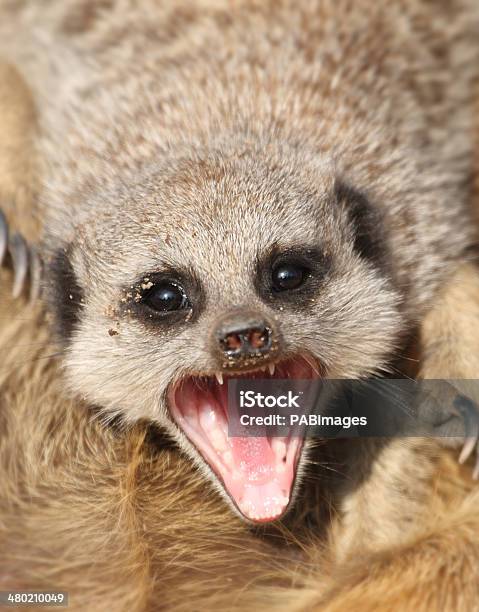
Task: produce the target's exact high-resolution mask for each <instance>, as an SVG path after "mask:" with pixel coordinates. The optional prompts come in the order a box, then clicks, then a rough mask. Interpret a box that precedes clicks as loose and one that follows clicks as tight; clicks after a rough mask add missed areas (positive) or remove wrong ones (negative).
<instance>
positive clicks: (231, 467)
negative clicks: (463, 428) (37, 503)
mask: <svg viewBox="0 0 479 612" xmlns="http://www.w3.org/2000/svg"><path fill="white" fill-rule="evenodd" d="M0 15H1V20H0V22H1V26H0V40H1V41H2V42H1V43H0V45H1V52H2V55H3V56H4V57H6V58H7V60H8V61H11V62H12V63H13V64H14V65H15V66H17V68H18V69H19V70H20V71H21V73H22V74H23V76H24V77H25V79H26V81H27V82H28V83H29V85H30V86H31V87H32V89H33V92H34V96H35V99H36V104H37V108H38V113H39V118H40V131H41V134H40V137H39V140H38V151H39V153H40V158H41V159H42V160H44V168H43V169H42V178H43V185H42V189H41V191H40V195H39V214H40V216H41V218H42V219H44V239H43V242H42V246H41V251H42V253H43V262H44V278H45V296H46V300H47V303H48V305H49V308H50V310H51V312H52V313H53V315H54V319H55V329H56V332H57V335H58V338H59V340H60V342H61V343H62V346H63V351H64V360H63V361H64V368H65V376H66V380H67V381H68V386H69V389H70V391H71V392H73V393H74V394H77V395H79V396H81V397H83V398H84V399H85V400H86V401H87V402H88V403H89V404H93V405H95V406H97V407H98V410H99V412H100V413H101V414H102V415H103V418H104V419H105V420H110V419H116V418H118V419H120V420H121V421H122V422H123V423H125V424H127V425H128V424H134V423H135V422H137V421H138V420H142V419H146V420H149V421H152V422H155V423H157V424H159V425H160V426H161V427H162V428H164V430H165V431H167V432H168V434H169V435H170V436H171V438H172V439H173V440H175V441H176V442H177V443H178V445H179V446H180V448H181V449H182V450H183V452H184V453H186V454H187V456H188V457H189V458H190V459H191V461H192V462H193V463H194V464H195V465H196V466H197V467H198V468H199V469H200V470H202V471H203V473H204V474H205V475H206V477H207V478H209V479H210V480H211V481H212V482H213V483H214V484H215V486H217V488H218V490H220V491H221V492H222V494H223V495H224V497H225V499H226V500H227V501H228V502H229V503H230V504H231V506H232V507H233V508H234V509H235V510H236V511H237V512H239V513H240V514H241V515H242V516H243V517H244V518H246V519H248V520H251V521H257V522H267V521H272V520H275V519H277V518H279V517H281V516H282V515H283V514H284V513H285V512H286V511H287V510H288V509H289V508H290V507H291V506H292V502H293V499H294V497H295V492H296V491H297V489H298V486H299V483H300V480H301V474H302V471H303V466H304V465H305V462H306V461H307V456H308V452H309V451H308V448H309V444H308V443H304V444H303V443H302V441H301V440H300V439H299V438H297V437H293V436H292V437H290V438H288V439H287V440H286V443H279V444H278V443H277V442H276V441H271V440H269V439H268V438H266V437H263V438H244V439H243V438H238V439H229V438H228V437H227V435H226V431H227V422H226V420H225V402H226V399H225V398H226V383H227V381H228V379H231V378H234V377H237V376H242V375H248V376H253V377H260V378H265V379H266V378H267V379H271V378H287V377H289V378H299V379H316V378H319V377H328V378H364V377H367V376H378V375H381V374H384V373H386V372H390V371H391V369H392V368H393V367H394V364H395V363H396V362H397V361H398V360H399V358H400V357H401V355H402V352H403V350H404V347H405V346H406V343H407V341H408V340H409V338H410V336H411V333H412V332H413V330H414V329H415V328H417V326H418V324H419V322H420V321H421V319H422V317H424V315H425V314H426V313H427V312H428V310H429V309H430V307H431V305H432V304H433V303H434V299H435V297H436V295H437V292H438V291H439V289H440V288H441V286H442V285H443V284H444V282H445V281H446V280H447V279H448V278H449V277H450V275H451V274H452V273H453V271H454V270H455V268H456V267H457V266H458V265H459V264H461V263H463V262H466V261H468V260H469V259H470V257H471V255H470V253H471V248H472V246H473V244H474V241H475V235H474V234H475V233H474V229H473V225H472V222H471V219H472V215H471V212H470V210H469V198H470V191H471V188H470V177H471V175H472V166H473V144H474V143H473V137H472V121H473V112H472V101H473V90H474V86H475V84H476V83H477V77H478V73H479V61H478V60H479V37H478V36H477V32H478V29H479V7H478V5H477V3H476V2H475V1H473V0H456V1H454V2H452V3H451V2H448V3H445V2H438V3H435V4H434V5H433V4H432V3H430V2H428V1H427V0H404V1H403V2H401V3H397V4H393V3H390V2H386V1H381V2H376V3H371V2H369V0H360V1H356V2H350V1H347V0H341V1H339V2H338V1H335V2H333V1H332V0H331V1H329V0H323V1H319V0H318V1H317V2H310V1H308V2H306V0H304V1H301V2H288V1H284V2H256V1H254V0H244V1H239V2H234V3H233V2H227V1H226V0H218V1H216V2H215V1H214V0H211V1H205V2H202V1H198V2H195V3H191V2H186V1H182V0H175V1H173V2H168V3H158V2H153V1H150V0H144V1H143V2H141V3H139V4H137V3H130V2H128V1H126V0H125V1H122V0H117V1H112V2H101V3H98V2H93V1H81V0H75V1H74V0H67V1H61V2H60V1H59V0H58V1H55V0H52V1H50V2H47V3H42V6H41V7H40V6H39V5H38V3H35V2H30V1H28V0H26V1H24V2H16V1H15V2H9V1H4V2H3V3H2V4H1V5H0ZM17 251H18V253H19V254H20V255H17V259H18V257H19V256H22V255H21V253H23V256H22V257H23V258H22V265H21V266H20V269H21V274H22V275H23V276H22V278H23V277H24V276H25V270H26V268H27V256H26V255H25V249H21V248H20V249H17ZM14 253H15V250H14V249H12V256H13V259H15V256H14Z"/></svg>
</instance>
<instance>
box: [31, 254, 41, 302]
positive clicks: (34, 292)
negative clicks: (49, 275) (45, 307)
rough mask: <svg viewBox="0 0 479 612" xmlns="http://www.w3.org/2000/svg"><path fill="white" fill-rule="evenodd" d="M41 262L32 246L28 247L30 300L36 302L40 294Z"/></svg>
mask: <svg viewBox="0 0 479 612" xmlns="http://www.w3.org/2000/svg"><path fill="white" fill-rule="evenodd" d="M41 277H42V262H41V259H40V257H39V255H38V253H37V251H36V249H35V248H34V247H30V302H31V303H32V304H33V303H34V302H36V300H37V299H38V297H39V295H40V289H41V285H40V283H41Z"/></svg>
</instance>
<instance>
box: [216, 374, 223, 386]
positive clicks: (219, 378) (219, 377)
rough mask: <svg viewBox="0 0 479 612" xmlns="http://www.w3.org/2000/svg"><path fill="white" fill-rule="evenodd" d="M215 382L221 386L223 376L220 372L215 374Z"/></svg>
mask: <svg viewBox="0 0 479 612" xmlns="http://www.w3.org/2000/svg"><path fill="white" fill-rule="evenodd" d="M215 376H216V380H217V381H218V383H219V384H220V385H222V384H223V374H222V373H221V372H215Z"/></svg>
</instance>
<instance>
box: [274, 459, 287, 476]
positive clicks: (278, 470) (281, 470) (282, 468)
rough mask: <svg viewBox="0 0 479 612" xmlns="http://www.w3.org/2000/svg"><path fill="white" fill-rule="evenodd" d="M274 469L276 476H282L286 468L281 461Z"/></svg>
mask: <svg viewBox="0 0 479 612" xmlns="http://www.w3.org/2000/svg"><path fill="white" fill-rule="evenodd" d="M275 469H276V473H277V474H284V472H286V466H285V465H284V463H283V462H282V461H281V463H278V464H277V465H276V468H275Z"/></svg>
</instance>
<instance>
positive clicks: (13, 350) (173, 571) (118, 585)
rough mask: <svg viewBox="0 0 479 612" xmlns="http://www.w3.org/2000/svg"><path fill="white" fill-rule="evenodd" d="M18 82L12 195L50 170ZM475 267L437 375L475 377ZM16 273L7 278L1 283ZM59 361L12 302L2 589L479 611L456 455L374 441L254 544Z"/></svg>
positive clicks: (91, 607)
mask: <svg viewBox="0 0 479 612" xmlns="http://www.w3.org/2000/svg"><path fill="white" fill-rule="evenodd" d="M4 74H5V73H4ZM9 78H11V79H12V80H11V81H10V84H9V87H8V89H9V93H10V94H12V93H13V90H14V87H17V88H19V89H17V91H18V92H19V94H18V98H17V97H15V96H14V97H12V96H10V95H9V96H7V97H5V96H2V98H1V99H0V104H2V108H1V109H0V117H2V119H3V118H4V117H8V122H7V123H6V124H5V123H4V124H2V126H1V128H0V130H1V134H2V138H1V139H0V143H1V149H0V158H1V162H0V165H2V167H4V168H7V171H6V177H5V176H3V177H2V187H3V188H4V189H9V190H10V193H11V194H13V193H18V191H19V190H22V191H23V190H25V188H26V187H27V184H28V177H27V174H25V173H23V172H20V173H19V175H17V176H15V168H16V167H17V166H16V165H10V167H9V168H10V169H8V164H9V163H10V162H9V158H10V156H11V155H12V151H14V152H15V153H14V154H15V155H16V156H18V157H17V159H18V160H20V163H22V164H25V166H24V167H26V168H30V169H31V168H33V167H34V160H32V159H31V157H30V149H29V147H28V146H27V147H26V149H25V148H24V146H23V145H24V144H25V134H27V133H28V132H29V131H30V130H31V129H33V125H32V119H33V116H32V114H31V105H30V104H31V103H30V101H29V99H28V96H27V92H26V90H25V89H22V87H23V85H22V83H21V82H20V81H19V80H18V79H17V77H16V76H15V75H14V73H10V76H9ZM9 100H10V102H11V101H12V100H15V102H14V108H12V106H10V102H9ZM5 105H7V106H8V108H9V109H10V113H11V114H6V112H5ZM22 126H23V127H22ZM19 143H20V144H19ZM5 156H6V157H5ZM8 181H11V183H10V187H4V185H9V182H8ZM12 185H13V187H12ZM25 193H32V192H31V191H30V190H29V189H26V191H25ZM475 274H476V272H475V270H473V269H469V270H467V269H464V270H463V271H461V272H459V274H458V277H457V279H458V281H457V283H453V284H452V285H451V287H450V289H448V290H447V291H446V293H445V296H444V298H443V301H440V302H438V304H437V308H436V311H435V313H431V315H430V317H429V319H428V320H427V321H426V324H425V326H424V331H425V339H424V342H425V345H426V347H429V349H430V350H429V349H428V351H427V353H426V361H425V371H423V373H424V374H425V375H426V376H427V375H428V374H430V373H433V375H436V374H437V373H438V372H440V373H441V375H442V376H445V375H446V374H447V373H448V372H452V371H453V372H454V375H455V376H456V375H459V374H460V373H461V372H457V371H456V370H452V368H453V367H454V365H455V364H456V363H461V361H460V358H459V359H458V356H459V353H460V352H461V350H462V349H463V348H464V343H463V338H461V339H459V338H458V337H457V336H456V334H457V333H464V334H465V337H466V338H467V339H468V344H467V348H468V349H473V348H474V346H475V344H473V343H474V342H475V340H474V332H475V329H476V326H475V324H474V318H473V321H472V322H471V324H470V325H468V324H467V320H466V318H465V317H466V316H467V314H468V313H473V312H475V311H474V310H472V309H473V308H475V307H477V303H478V301H479V300H478V297H479V296H478V294H477V293H476V290H475V287H476V286H477V285H475V284H471V279H473V278H474V277H475ZM9 280H10V279H9V278H8V275H7V274H6V273H2V277H1V282H2V286H4V287H7V286H8V284H9ZM465 297H467V302H466V301H465V299H464V298H465ZM469 302H471V303H469ZM461 313H462V314H461ZM457 315H459V316H457ZM445 322H447V329H448V332H447V333H446V334H444V333H443V334H442V335H441V338H442V339H443V341H442V342H441V344H440V346H437V345H436V346H435V347H434V350H433V349H432V339H433V338H434V339H436V338H437V337H438V327H437V326H438V325H440V326H443V325H444V324H445ZM459 340H460V341H459ZM434 342H436V340H434ZM453 345H454V346H455V348H454V346H453ZM55 350H56V349H55V348H54V347H52V345H51V344H50V335H49V332H48V328H47V326H46V325H45V321H44V317H43V315H42V313H41V311H40V310H39V309H32V307H30V306H28V305H26V304H20V305H19V304H18V303H13V302H12V301H11V300H10V298H9V297H8V294H7V292H4V291H2V297H1V300H0V352H1V354H2V365H1V367H0V474H1V477H0V587H1V588H3V589H7V588H10V589H12V588H17V589H19V588H30V589H32V588H44V589H47V588H56V589H65V590H67V591H69V592H70V609H72V610H85V611H88V612H90V611H93V612H95V611H96V610H98V611H103V610H114V611H115V612H116V611H123V610H124V611H125V612H126V611H130V610H132V611H134V610H138V611H139V610H151V611H153V610H171V611H174V612H183V611H184V612H186V611H187V610H188V611H190V610H211V611H215V610H218V611H220V610H221V611H222V610H246V609H255V610H264V611H267V610H271V611H272V610H275V611H278V610H279V611H281V610H288V611H289V610H291V611H295V610H298V611H299V610H303V611H304V612H306V611H309V610H313V609H314V610H321V611H328V612H329V611H336V610H338V611H339V610H341V611H343V610H369V611H373V610H378V611H379V610H381V611H383V610H386V611H387V610H391V611H392V610H394V611H397V610H404V611H406V610H411V609H417V610H419V611H420V610H424V611H425V612H426V611H427V612H429V611H431V610H432V611H434V610H437V611H438V612H439V611H440V610H441V611H442V610H451V611H453V610H457V611H458V612H459V610H461V611H462V610H475V609H477V602H478V601H479V585H478V582H477V564H478V562H479V541H478V536H477V534H478V533H479V513H478V511H477V507H478V502H479V494H478V491H477V488H476V487H475V486H474V484H473V483H472V482H471V480H470V470H469V469H468V468H467V467H465V468H460V467H458V466H457V463H456V461H455V457H454V455H453V454H451V453H450V452H448V451H445V450H440V449H438V448H437V447H436V446H435V445H434V444H433V443H432V442H429V443H424V442H421V441H417V442H411V443H405V442H401V441H399V442H395V443H393V444H389V445H386V447H385V448H383V449H380V450H379V452H377V451H378V449H376V448H374V446H372V447H371V449H370V450H371V461H369V460H368V457H367V456H366V457H365V456H364V455H363V457H362V461H363V464H358V463H356V464H353V465H352V466H351V465H349V469H350V470H351V472H350V474H349V476H350V477H351V478H350V479H348V478H346V479H344V478H339V479H338V481H336V482H335V481H334V479H329V480H328V479H327V478H326V479H325V480H324V483H322V482H320V483H319V485H318V483H317V482H316V483H315V482H314V480H311V482H310V486H312V487H313V488H314V490H315V491H316V495H317V497H316V498H314V499H312V500H311V501H312V502H313V503H312V508H305V509H304V510H303V513H302V514H299V515H298V516H296V517H293V518H292V519H291V520H290V523H289V525H288V526H286V525H278V526H276V527H272V528H269V530H268V533H262V532H260V531H257V532H255V533H254V532H252V531H251V530H250V529H249V528H248V527H247V526H246V525H245V524H244V523H243V522H241V521H240V520H239V519H238V518H237V517H236V516H234V515H233V514H232V513H231V511H230V510H229V509H228V508H226V507H225V505H224V502H223V501H222V500H221V499H220V497H219V496H218V495H217V494H216V492H214V491H213V490H212V489H211V488H209V487H208V486H207V485H205V483H204V481H203V478H202V476H201V475H200V474H198V473H197V472H195V471H194V470H193V469H192V467H191V463H190V462H189V461H187V460H185V459H184V458H182V457H180V456H179V455H178V454H177V452H176V451H175V450H171V449H168V448H163V449H161V448H159V445H158V442H156V441H155V440H151V439H150V437H149V432H148V428H147V427H146V426H145V425H141V424H140V425H139V426H138V427H137V428H136V429H135V430H133V431H130V432H129V433H127V434H125V433H118V432H115V431H114V430H111V429H106V428H103V427H101V426H100V425H99V424H98V423H97V422H95V421H94V420H93V419H92V417H91V414H90V413H89V412H88V411H87V410H86V407H85V406H82V405H81V404H80V403H79V402H72V401H67V400H65V399H64V397H63V394H62V377H61V375H60V373H59V371H58V359H57V358H56V356H55V355H52V353H54V352H55ZM476 354H477V352H476ZM459 357H460V356H459ZM467 374H468V375H471V370H469V369H468V370H467ZM358 450H361V453H362V452H363V451H364V449H358ZM342 452H346V453H347V454H348V455H349V457H351V456H352V457H354V452H355V449H354V448H348V449H345V448H344V445H341V444H338V448H332V449H331V455H330V460H331V461H334V460H335V461H338V459H337V457H338V456H339V457H340V456H341V453H342ZM336 453H337V454H336ZM334 457H336V459H334ZM361 465H363V466H364V471H365V473H366V474H367V477H366V478H364V480H363V481H362V482H361V481H358V480H357V479H358V477H359V476H360V473H361V469H360V466H361ZM331 467H332V468H334V467H335V466H334V463H332V464H331ZM336 468H338V469H340V470H345V469H348V464H347V463H346V464H341V463H337V466H336ZM317 477H318V476H317ZM317 477H316V478H317ZM354 478H356V482H354ZM345 481H346V482H348V481H349V482H350V486H348V487H347V488H345V487H344V482H345ZM328 483H329V484H328ZM338 483H340V484H338ZM314 485H316V486H314ZM319 502H320V503H319ZM308 510H309V515H306V512H307V511H308ZM318 512H320V514H319V516H318ZM306 519H307V520H306ZM315 524H316V525H317V526H316V527H313V525H315Z"/></svg>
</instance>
